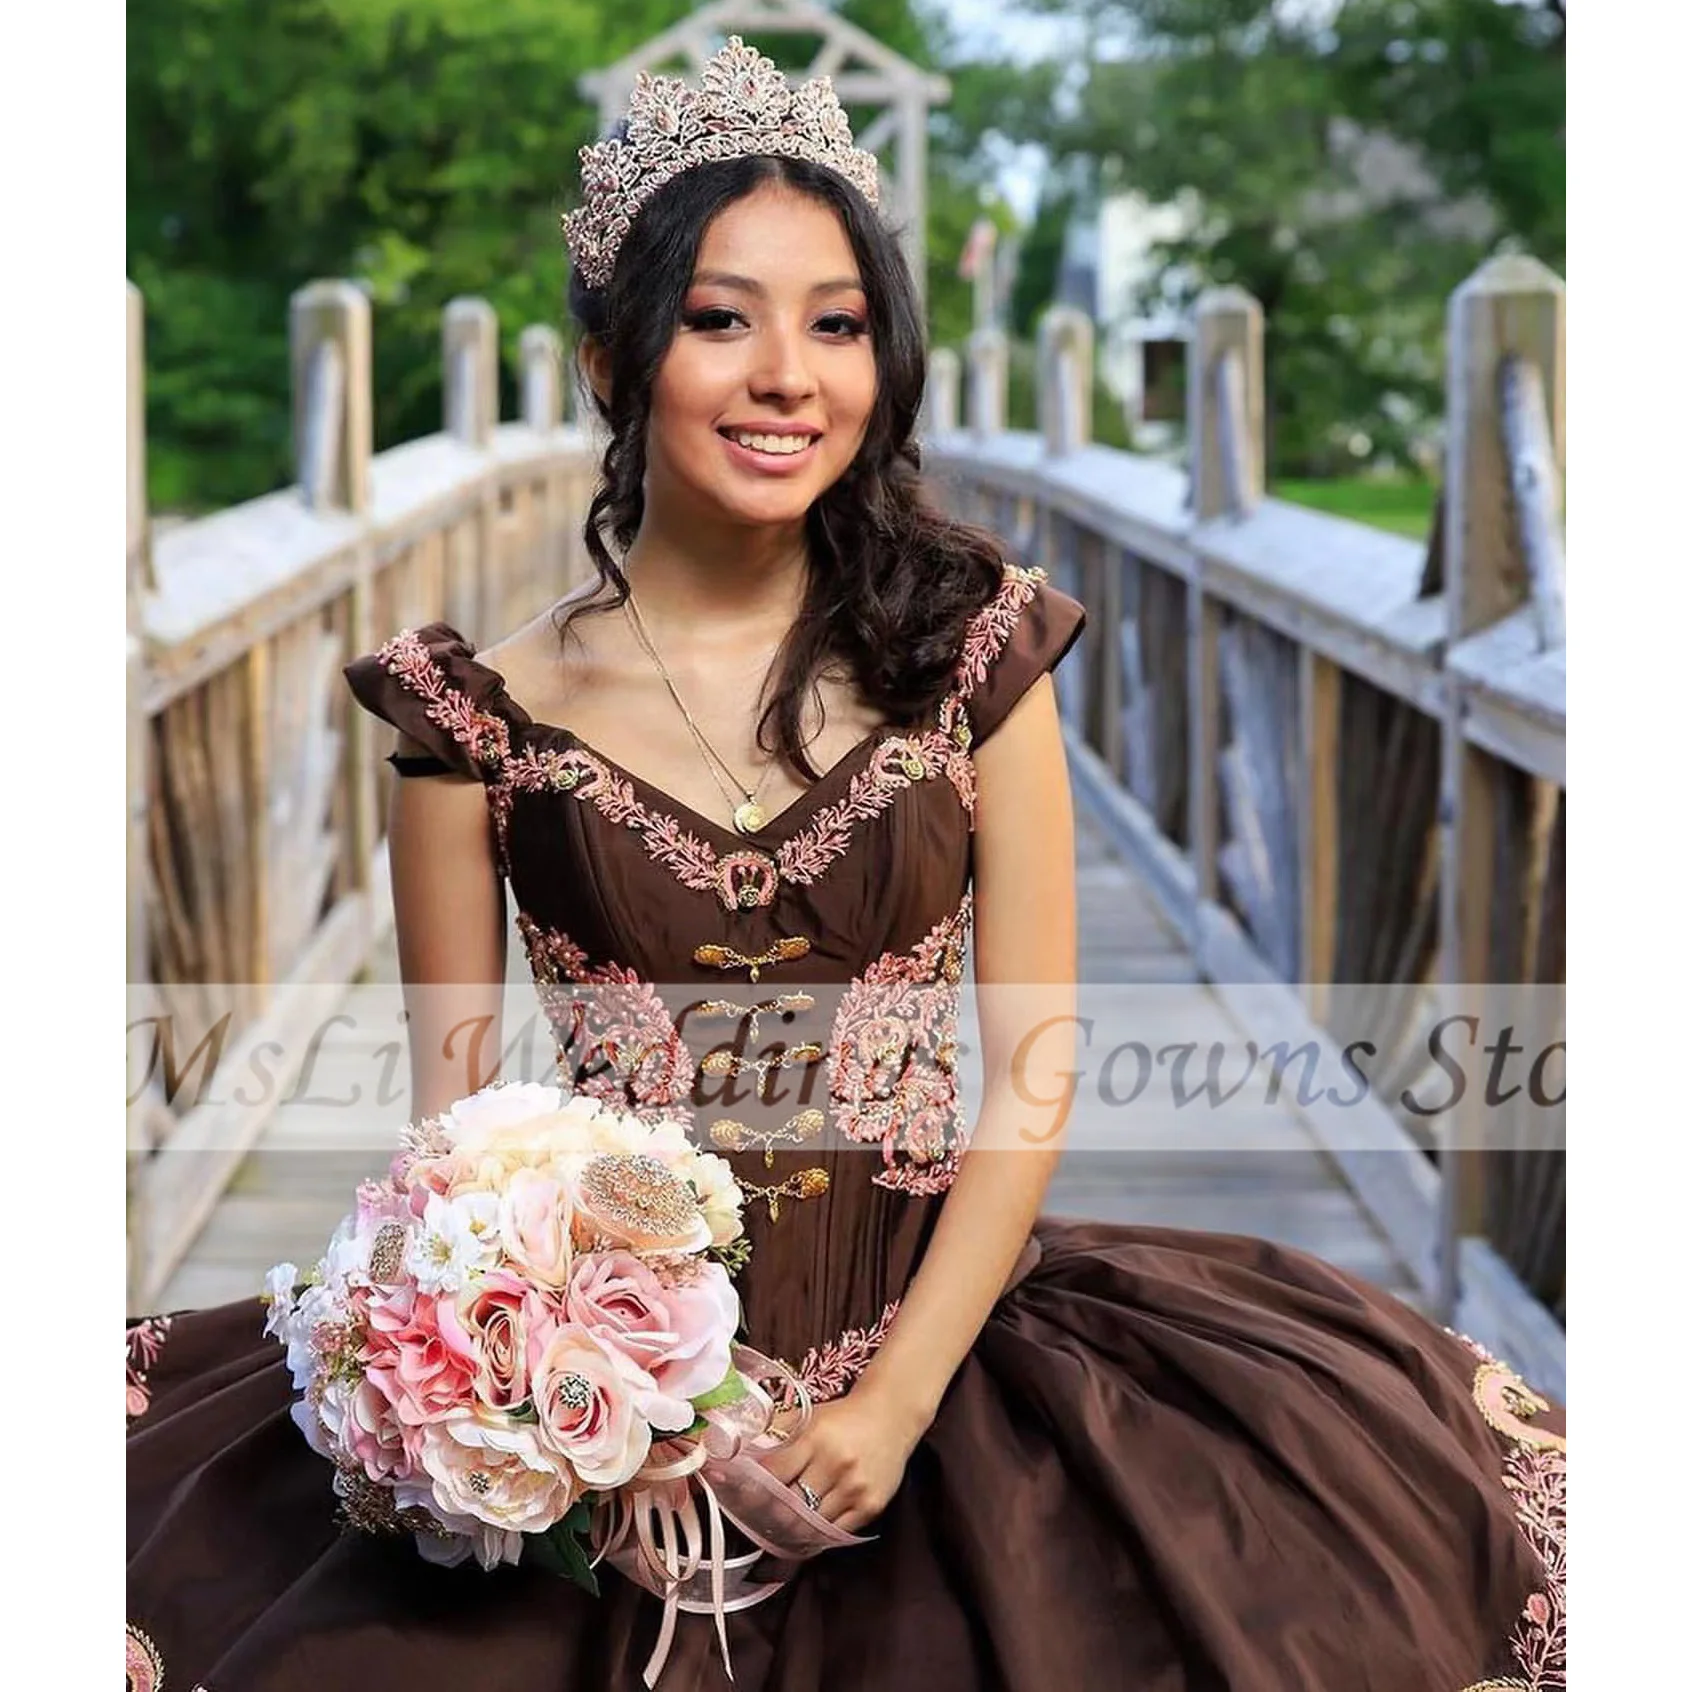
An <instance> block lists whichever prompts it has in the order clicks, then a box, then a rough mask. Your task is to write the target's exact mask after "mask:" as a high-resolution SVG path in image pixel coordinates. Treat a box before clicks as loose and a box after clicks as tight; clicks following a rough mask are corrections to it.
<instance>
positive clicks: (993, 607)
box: [956, 559, 1087, 745]
mask: <svg viewBox="0 0 1692 1692" xmlns="http://www.w3.org/2000/svg"><path fill="white" fill-rule="evenodd" d="M1086 621H1087V612H1086V608H1085V606H1083V605H1082V603H1081V602H1080V601H1079V600H1078V599H1075V598H1074V597H1073V596H1071V595H1070V594H1067V593H1065V592H1063V591H1062V590H1061V589H1060V588H1057V587H1054V586H1053V585H1052V583H1051V581H1050V579H1049V578H1048V576H1047V574H1046V571H1045V569H1044V567H1043V566H1041V565H1038V564H1034V565H1023V564H1018V563H1016V562H1014V561H1013V560H1010V559H1005V560H1004V561H1003V566H1002V574H1001V577H1000V580H999V584H998V586H997V588H996V589H995V590H994V591H993V593H992V595H991V597H990V598H989V599H988V600H987V602H986V603H985V604H984V605H983V606H982V607H981V608H980V610H978V611H977V612H976V613H975V615H974V616H973V617H972V618H971V619H970V621H969V624H968V626H967V628H966V629H965V631H964V636H963V641H962V645H961V648H960V651H959V655H958V667H957V680H956V687H957V692H958V695H959V697H960V698H961V699H962V700H963V702H964V705H965V707H966V709H967V710H968V713H969V724H970V729H971V736H972V742H973V744H976V745H979V744H980V743H981V742H982V741H983V740H985V739H986V738H987V736H988V735H990V734H991V733H992V732H993V730H994V729H996V728H997V727H998V726H999V724H1000V723H1001V722H1003V721H1004V719H1005V718H1006V717H1007V716H1008V715H1009V714H1010V711H1011V707H1012V706H1013V705H1015V704H1016V702H1017V701H1018V700H1019V699H1020V698H1021V697H1022V696H1023V694H1025V693H1026V692H1027V691H1028V689H1029V688H1030V687H1032V686H1033V685H1034V683H1035V682H1036V681H1037V680H1038V679H1039V678H1040V677H1041V676H1042V675H1044V674H1046V673H1047V672H1048V671H1052V670H1055V669H1056V668H1057V666H1058V664H1059V663H1061V662H1062V660H1063V659H1064V658H1065V657H1066V656H1067V655H1068V653H1069V650H1070V648H1071V647H1073V646H1074V645H1075V642H1076V640H1077V639H1078V638H1079V636H1080V634H1081V631H1082V629H1083V628H1084V627H1085V626H1086Z"/></svg>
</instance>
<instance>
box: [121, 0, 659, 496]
mask: <svg viewBox="0 0 1692 1692" xmlns="http://www.w3.org/2000/svg"><path fill="white" fill-rule="evenodd" d="M688 9H689V7H688V5H687V4H686V0H626V3H625V4H623V5H621V6H619V7H618V8H617V9H616V12H615V14H614V15H609V16H608V15H607V14H606V13H605V11H604V9H603V8H602V7H601V6H600V5H598V4H597V3H596V0H148V3H147V4H146V5H139V4H137V5H134V6H132V7H131V9H130V20H129V42H128V48H129V101H128V124H129V148H128V159H129V216H128V269H129V275H130V276H131V278H132V279H133V280H134V281H135V282H136V283H137V285H138V286H139V287H140V288H141V289H142V291H143V294H144V295H145V297H146V303H147V328H148V376H149V380H148V435H149V446H150V452H149V462H150V469H151V475H150V480H151V483H152V488H151V494H152V497H153V499H154V501H155V503H157V504H161V505H166V504H169V505H180V506H186V507H190V508H196V507H207V506H216V505H221V504H225V503H228V502H230V501H232V500H236V499H240V498H245V497H248V496H250V495H252V494H255V493H259V492H262V491H264V490H265V489H267V488H271V487H275V486H277V485H279V484H281V483H283V482H285V481H286V480H287V479H288V477H289V474H290V467H289V460H288V444H287V442H288V429H289V425H288V416H289V406H288V369H287V352H286V333H287V301H288V296H289V295H290V294H291V293H292V292H293V290H294V289H296V288H297V287H299V286H300V285H301V284H302V283H304V282H306V281H309V280H310V279H312V278H313V277H317V276H352V277H355V278H358V279H360V280H361V281H362V282H363V283H364V285H365V286H366V287H367V288H368V289H369V291H370V293H371V296H372V299H373V301H374V304H375V306H376V330H375V353H374V357H375V365H376V370H375V380H376V431H377V443H378V445H379V446H384V445H389V444H392V443H393V442H395V441H398V440H403V439H406V438H409V437H411V436H414V435H418V434H421V433H425V432H427V431H429V430H431V429H434V428H437V427H438V426H439V418H440V352H439V335H440V311H441V308H442V306H443V305H444V304H445V303H446V301H447V300H449V299H451V298H452V297H453V296H454V295H455V294H461V293H475V294H480V295H483V296H484V297H486V298H488V299H490V300H491V301H492V302H493V304H494V305H495V307H496V308H497V309H498V311H499V313H500V322H501V327H502V332H503V334H504V335H505V337H506V340H507V342H508V345H507V347H506V349H505V351H506V358H507V364H508V367H509V365H510V363H511V362H512V360H513V359H514V349H515V339H516V336H517V334H518V333H519V332H520V330H521V328H522V326H523V325H524V324H525V323H529V322H536V321H541V322H557V321H559V319H560V315H561V308H562V283H563V274H564V270H563V257H562V243H561V237H560V234H559V229H558V218H559V214H560V212H561V211H562V210H563V209H564V206H565V203H566V196H567V194H568V192H569V188H570V184H571V182H572V180H573V177H574V169H573V166H574V160H575V152H576V149H577V148H578V147H579V146H580V145H581V144H582V143H583V142H585V141H588V140H590V139H592V136H593V131H594V127H595V124H596V120H597V113H596V111H595V110H594V109H593V107H592V106H591V105H590V103H589V102H588V101H587V100H586V99H584V98H583V96H582V95H581V94H580V93H579V92H578V88H577V84H578V80H579V78H580V77H581V75H582V74H583V73H584V72H585V71H588V70H590V69H593V68H595V67H596V66H599V65H603V64H606V63H608V62H610V61H611V60H613V59H615V58H617V57H619V56H621V55H622V54H623V53H626V52H628V51H629V50H630V49H631V48H633V47H634V46H636V45H637V44H638V43H639V42H640V41H642V40H644V39H646V38H647V37H648V36H650V35H652V34H654V33H656V31H657V30H659V29H661V28H663V27H665V26H666V25H668V24H669V23H672V22H674V21H675V20H676V19H677V18H678V17H680V16H681V15H682V14H684V13H685V12H686V11H687V10H688Z"/></svg>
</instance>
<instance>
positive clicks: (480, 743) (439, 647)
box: [343, 621, 529, 780]
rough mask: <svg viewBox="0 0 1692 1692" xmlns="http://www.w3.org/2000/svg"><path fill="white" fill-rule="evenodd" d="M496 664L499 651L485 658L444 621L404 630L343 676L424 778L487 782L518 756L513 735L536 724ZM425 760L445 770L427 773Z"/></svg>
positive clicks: (485, 653) (485, 654)
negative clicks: (436, 775)
mask: <svg viewBox="0 0 1692 1692" xmlns="http://www.w3.org/2000/svg"><path fill="white" fill-rule="evenodd" d="M503 644H504V643H502V645H503ZM496 659H497V649H488V650H485V651H483V650H479V649H478V648H477V647H476V645H475V643H474V642H473V641H471V640H470V639H469V638H468V637H467V636H466V635H465V634H464V633H463V632H462V631H461V630H460V629H458V628H456V627H454V626H453V625H452V624H451V623H447V622H439V621H437V622H431V623H423V624H419V625H417V626H415V627H411V628H404V629H401V630H399V631H398V632H397V633H395V634H393V635H391V636H390V637H389V638H388V639H387V640H385V641H383V643H382V644H381V645H380V646H379V647H377V648H376V650H375V651H374V652H368V653H365V654H364V655H363V656H362V657H359V658H355V659H354V660H353V661H352V663H350V664H348V665H347V666H346V669H345V671H344V672H343V674H344V675H345V678H346V682H347V686H348V687H349V688H350V689H351V691H352V695H353V697H354V698H355V699H356V700H357V701H358V703H359V704H360V705H362V706H363V707H364V709H365V710H367V711H369V712H370V713H371V715H372V716H375V717H378V718H380V719H381V720H382V721H383V722H386V723H388V724H390V725H391V726H392V727H394V728H395V729H397V730H398V731H399V736H400V739H399V749H400V752H401V754H402V755H403V756H405V757H406V759H407V762H408V763H410V764H411V765H413V766H414V767H415V769H416V773H452V774H455V775H462V776H469V777H473V778H476V779H481V780H486V779H488V778H489V777H490V776H491V775H493V774H494V773H496V772H497V770H498V769H499V768H500V766H501V765H502V764H503V763H504V762H505V760H506V759H507V758H508V757H509V756H510V755H511V738H512V733H513V731H514V730H517V729H520V728H522V727H524V726H526V725H527V723H528V720H529V719H528V716H527V713H526V712H525V711H524V710H523V709H522V707H520V706H519V705H518V704H517V703H516V701H515V700H514V698H513V697H512V694H511V692H510V689H509V688H508V686H507V677H506V674H505V672H504V670H503V669H502V668H501V667H499V665H498V663H497V661H496ZM425 758H426V759H431V760H433V761H434V763H435V764H436V765H438V766H441V768H440V770H439V771H438V772H437V771H435V770H426V769H424V768H423V767H422V760H423V759H425ZM401 768H402V773H407V772H406V771H405V767H404V766H401Z"/></svg>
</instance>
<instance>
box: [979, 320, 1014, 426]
mask: <svg viewBox="0 0 1692 1692" xmlns="http://www.w3.org/2000/svg"><path fill="white" fill-rule="evenodd" d="M1009 382H1010V343H1009V342H1008V341H1007V340H1006V339H1005V332H1004V331H1003V330H1002V329H977V330H976V331H975V333H974V334H973V335H971V336H970V338H969V426H970V428H971V430H972V431H973V432H974V433H975V435H976V437H977V439H980V440H985V439H986V438H987V437H988V436H989V435H997V434H999V433H1000V432H1002V430H1003V429H1004V427H1005V411H1006V401H1007V399H1008V388H1009Z"/></svg>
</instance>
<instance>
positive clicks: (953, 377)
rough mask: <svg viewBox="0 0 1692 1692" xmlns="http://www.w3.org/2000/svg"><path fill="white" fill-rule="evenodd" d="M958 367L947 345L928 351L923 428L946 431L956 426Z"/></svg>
mask: <svg viewBox="0 0 1692 1692" xmlns="http://www.w3.org/2000/svg"><path fill="white" fill-rule="evenodd" d="M961 376H962V367H961V364H960V361H959V359H958V355H957V354H956V353H955V352H953V351H952V349H951V348H950V347H936V348H935V349H934V351H933V352H931V353H930V354H929V355H928V387H927V389H926V390H925V392H924V394H923V432H924V433H925V434H929V435H950V434H952V433H954V432H955V431H956V429H957V426H958V384H959V382H960V380H961Z"/></svg>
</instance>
